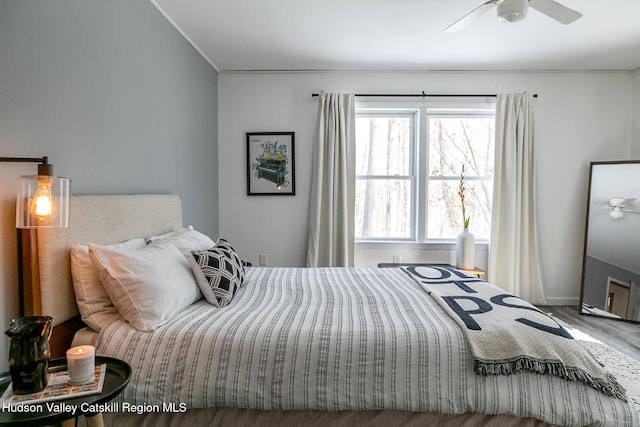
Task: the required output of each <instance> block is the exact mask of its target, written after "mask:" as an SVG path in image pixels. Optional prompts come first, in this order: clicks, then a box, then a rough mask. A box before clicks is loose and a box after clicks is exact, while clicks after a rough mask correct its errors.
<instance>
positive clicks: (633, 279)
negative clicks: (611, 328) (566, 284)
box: [580, 161, 640, 321]
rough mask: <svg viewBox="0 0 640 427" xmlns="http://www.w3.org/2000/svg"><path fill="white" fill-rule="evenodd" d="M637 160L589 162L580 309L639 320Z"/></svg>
mask: <svg viewBox="0 0 640 427" xmlns="http://www.w3.org/2000/svg"><path fill="white" fill-rule="evenodd" d="M639 286H640V161H621V162H592V163H591V172H590V174H589V201H588V205H587V225H586V237H585V248H584V259H583V266H582V291H581V293H580V307H581V313H583V314H591V315H596V316H602V317H609V318H615V319H624V320H631V321H640V287H639Z"/></svg>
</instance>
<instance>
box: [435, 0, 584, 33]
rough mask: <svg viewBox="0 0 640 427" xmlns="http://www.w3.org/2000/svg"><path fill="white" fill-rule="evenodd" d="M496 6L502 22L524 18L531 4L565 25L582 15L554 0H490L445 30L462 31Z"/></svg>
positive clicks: (450, 31)
mask: <svg viewBox="0 0 640 427" xmlns="http://www.w3.org/2000/svg"><path fill="white" fill-rule="evenodd" d="M494 6H497V12H498V19H499V20H500V21H502V22H517V21H520V20H522V19H524V18H525V16H527V11H528V10H529V6H531V7H532V8H534V9H536V10H537V11H538V12H542V13H544V14H545V15H547V16H548V17H550V18H553V19H555V20H556V21H558V22H560V23H562V24H565V25H567V24H570V23H572V22H573V21H575V20H576V19H578V18H580V17H581V16H582V14H581V13H580V12H576V11H575V10H573V9H569V8H568V7H566V6H563V5H561V4H560V3H558V2H556V1H554V0H489V1H487V2H486V3H484V4H482V5H480V6H478V7H477V8H475V9H474V10H472V11H471V12H469V13H467V14H466V15H465V16H463V17H462V18H460V19H458V20H457V21H455V22H454V23H453V24H451V25H449V26H448V27H447V28H445V29H444V31H445V32H447V33H453V32H456V31H460V30H461V29H463V28H464V27H466V26H467V25H469V24H470V23H471V22H472V21H473V20H475V19H476V18H478V17H479V16H480V15H482V14H483V13H485V12H486V11H487V10H489V9H491V8H492V7H494Z"/></svg>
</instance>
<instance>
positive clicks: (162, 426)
mask: <svg viewBox="0 0 640 427" xmlns="http://www.w3.org/2000/svg"><path fill="white" fill-rule="evenodd" d="M104 421H105V425H114V426H118V427H128V426H131V427H169V426H171V427H192V426H194V425H201V426H221V427H222V426H234V427H245V426H246V427H255V426H264V427H269V426H278V427H299V426H302V425H303V426H305V427H326V426H331V427H353V426H367V427H389V426H394V427H395V426H402V427H427V426H433V427H436V426H437V427H547V426H550V424H547V423H545V422H543V421H539V420H536V419H533V418H516V417H512V416H509V415H484V414H472V413H466V414H461V415H451V414H438V413H429V412H403V411H337V412H330V411H261V410H257V409H239V408H209V409H189V410H187V411H186V412H184V413H144V414H135V413H105V414H104Z"/></svg>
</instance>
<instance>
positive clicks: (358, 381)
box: [21, 195, 638, 426]
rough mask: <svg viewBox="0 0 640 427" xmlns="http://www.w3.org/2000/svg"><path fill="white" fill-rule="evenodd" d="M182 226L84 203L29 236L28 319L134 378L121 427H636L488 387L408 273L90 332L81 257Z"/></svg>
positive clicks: (242, 298)
mask: <svg viewBox="0 0 640 427" xmlns="http://www.w3.org/2000/svg"><path fill="white" fill-rule="evenodd" d="M181 212H182V207H181V200H180V198H179V196H176V195H127V196H74V197H73V198H72V203H71V217H70V228H69V229H39V230H37V233H34V232H28V233H25V234H24V235H23V236H22V239H21V240H22V247H23V253H24V256H23V264H24V265H23V268H24V273H23V280H24V282H25V290H24V293H25V297H24V301H25V314H47V315H52V316H53V318H54V324H55V325H56V326H55V328H54V334H53V335H52V353H53V355H54V356H56V355H58V356H59V355H62V354H63V352H64V350H66V348H68V347H69V346H70V345H71V340H73V339H74V336H75V339H76V342H78V341H79V340H82V341H85V342H86V341H91V342H93V343H95V345H96V348H97V353H98V354H102V355H105V356H112V357H118V358H120V359H123V360H125V361H127V362H128V363H129V364H130V365H131V366H132V369H133V375H132V378H131V382H130V385H129V386H128V387H127V389H126V390H125V391H124V392H123V394H122V395H121V396H120V397H119V399H120V400H119V401H118V402H119V403H121V404H124V403H127V404H128V406H127V407H128V408H133V410H130V411H121V412H119V413H105V414H104V416H105V420H106V421H107V422H110V421H113V422H117V425H136V426H140V425H150V426H156V425H194V424H198V423H200V424H202V425H227V424H236V425H283V426H287V425H291V426H293V425H337V426H340V425H345V426H346V425H371V426H376V425H381V426H383V425H384V426H387V425H406V426H412V425H438V426H441V425H452V426H454V425H455V426H458V425H464V426H476V425H477V426H485V425H495V426H509V425H513V426H523V425H531V426H543V425H549V424H551V425H611V426H616V425H625V426H636V425H638V417H637V414H636V413H635V411H634V409H633V408H632V407H631V405H630V404H629V403H627V402H625V401H624V400H623V399H617V398H613V397H609V396H607V395H605V394H604V393H602V392H600V391H597V390H594V389H593V388H592V387H589V386H587V385H585V384H583V383H579V382H575V381H567V380H565V379H561V378H558V377H556V376H549V375H539V374H535V373H529V372H523V373H518V374H514V375H477V374H476V373H475V372H474V361H473V358H472V357H471V355H470V352H469V349H468V346H467V339H466V338H465V335H464V334H463V333H462V331H461V328H460V327H459V325H458V324H457V323H456V321H455V319H453V318H452V317H451V316H449V315H448V314H447V312H446V310H444V309H443V308H442V306H440V305H439V304H438V303H436V302H435V301H434V298H432V297H431V296H430V295H429V293H428V292H425V290H424V289H423V288H421V287H420V286H419V285H418V283H416V281H415V280H414V279H413V278H411V277H410V276H409V275H408V274H407V272H405V271H402V270H399V269H335V268H325V269H305V268H284V267H282V268H279V267H273V268H261V267H256V268H246V269H243V271H242V274H243V275H244V278H243V279H244V280H243V284H242V286H241V287H239V288H238V290H237V292H236V293H235V294H234V295H233V298H232V299H230V300H229V301H227V305H226V306H224V307H215V306H213V305H212V304H211V303H209V302H208V301H207V298H209V297H210V296H209V295H205V298H197V297H194V296H190V297H189V298H192V299H195V301H194V302H193V303H191V304H188V305H186V306H185V307H183V308H180V309H179V310H177V312H175V313H173V314H172V315H171V316H169V318H165V319H162V321H161V325H160V326H157V327H155V328H150V329H153V330H152V331H150V330H145V327H146V326H148V325H145V324H139V325H137V328H135V327H133V326H132V325H133V324H135V322H132V321H126V320H124V319H123V318H122V317H121V316H119V315H117V313H116V314H115V317H112V318H110V320H109V321H108V322H106V323H107V324H106V325H105V326H103V327H101V330H100V332H99V333H96V332H95V331H94V332H92V331H91V330H90V329H87V328H84V329H81V328H80V327H82V326H84V325H83V323H82V322H81V321H80V320H79V319H78V314H79V310H78V304H77V301H76V299H77V298H79V297H78V295H76V293H74V285H73V280H72V277H71V276H72V275H71V270H72V268H71V262H70V251H71V248H72V246H73V245H75V244H87V243H94V244H96V245H95V247H96V248H100V247H101V245H103V246H104V245H110V244H115V243H118V242H125V241H129V240H131V239H135V238H144V239H147V240H145V241H146V242H147V241H148V239H149V237H150V236H162V235H166V233H168V232H172V231H176V230H179V229H181V228H182V227H183V223H182V213H181ZM151 240H154V241H155V239H151ZM158 241H160V240H158ZM154 244H155V243H154ZM96 253H97V252H96ZM108 259H111V258H108ZM101 279H102V277H101ZM183 294H186V292H183ZM176 304H177V303H176ZM176 304H174V305H176ZM110 314H111V315H114V313H113V312H111V313H110ZM78 330H79V332H77V331H78ZM76 332H77V333H76ZM56 353H57V354H56ZM163 405H168V406H163ZM120 408H122V406H120ZM158 408H165V409H171V408H173V411H171V410H157V409H158Z"/></svg>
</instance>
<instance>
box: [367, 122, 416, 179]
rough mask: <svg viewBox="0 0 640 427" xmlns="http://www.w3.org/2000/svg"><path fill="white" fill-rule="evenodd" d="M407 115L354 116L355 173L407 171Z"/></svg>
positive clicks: (388, 173)
mask: <svg viewBox="0 0 640 427" xmlns="http://www.w3.org/2000/svg"><path fill="white" fill-rule="evenodd" d="M410 156H411V118H410V117H406V116H405V117H367V116H359V117H356V175H382V176H386V175H390V176H393V175H403V176H408V175H409V170H410V168H409V166H410Z"/></svg>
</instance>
